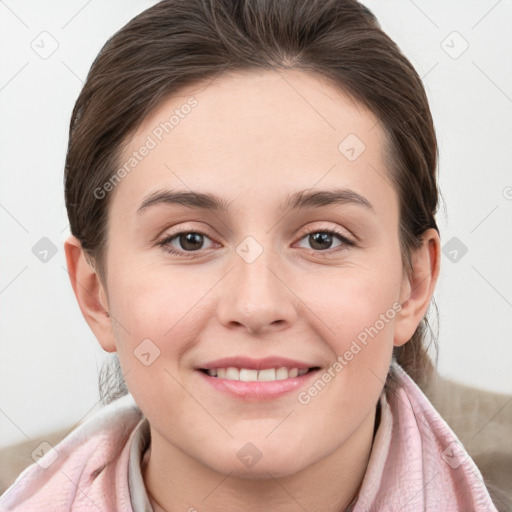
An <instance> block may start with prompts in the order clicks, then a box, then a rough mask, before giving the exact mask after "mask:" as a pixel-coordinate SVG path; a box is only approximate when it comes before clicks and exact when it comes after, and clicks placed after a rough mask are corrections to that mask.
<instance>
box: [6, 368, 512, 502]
mask: <svg viewBox="0 0 512 512" xmlns="http://www.w3.org/2000/svg"><path fill="white" fill-rule="evenodd" d="M426 393H427V395H428V397H429V398H430V400H431V401H432V403H433V404H434V406H435V407H436V408H437V410H438V411H439V412H440V413H441V415H442V416H443V417H444V418H445V420H446V422H447V423H448V424H449V425H450V426H451V428H452V429H453V430H454V432H455V433H456V434H457V436H458V437H459V439H460V441H461V442H462V444H463V445H464V446H465V447H466V449H467V450H468V452H469V454H470V455H471V457H472V458H473V460H474V461H475V462H476V464H477V466H478V467H479V468H480V470H481V472H482V475H483V476H484V480H485V482H486V484H487V486H488V489H489V492H490V493H491V496H492V497H493V500H494V502H495V504H496V507H497V508H498V510H499V511H500V512H511V511H512V395H502V394H498V393H490V392H486V391H482V390H479V389H476V388H472V387H468V386H464V385H461V384H458V383H456V382H453V381H450V380H448V379H445V378H443V377H440V376H438V377H437V378H436V379H435V380H434V381H433V382H432V384H431V386H430V387H429V389H427V390H426ZM70 429H71V427H70V428H68V429H64V430H60V431H57V432H52V433H49V434H46V435H44V436H41V437H38V438H33V439H31V440H30V441H25V442H23V443H20V444H16V445H13V446H9V447H7V448H4V449H1V450H0V461H1V464H0V493H2V492H4V490H5V489H6V488H7V487H8V486H9V485H10V484H11V483H12V482H14V480H15V479H16V477H17V476H18V474H19V473H20V472H21V471H22V470H23V469H24V468H25V467H27V466H28V465H29V464H31V463H32V462H33V460H32V458H31V453H32V451H33V450H34V448H35V447H36V446H38V444H39V443H41V442H42V441H47V442H49V443H50V444H51V445H52V446H55V445H56V444H57V443H58V442H59V441H60V440H61V439H62V438H63V437H64V436H65V435H67V434H68V433H69V432H70Z"/></svg>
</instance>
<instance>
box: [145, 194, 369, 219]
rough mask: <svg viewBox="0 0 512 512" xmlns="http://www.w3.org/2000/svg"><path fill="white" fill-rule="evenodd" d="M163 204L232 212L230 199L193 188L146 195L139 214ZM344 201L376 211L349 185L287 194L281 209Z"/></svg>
mask: <svg viewBox="0 0 512 512" xmlns="http://www.w3.org/2000/svg"><path fill="white" fill-rule="evenodd" d="M160 204H168V205H176V204H178V205H182V206H187V207H189V208H197V209H201V210H212V211H219V212H228V211H229V202H228V201H226V200H225V199H223V198H221V197H217V196H215V195H214V194H210V193H201V192H192V191H174V190H157V191H156V192H153V193H151V194H149V195H148V196H146V197H145V198H144V200H143V201H142V204H141V205H140V207H139V209H138V210H137V213H138V214H139V213H142V212H144V211H145V210H147V209H148V208H150V207H152V206H155V205H160ZM344 204H355V205H358V206H363V207H364V208H367V209H368V210H372V211H374V209H373V206H372V205H371V203H370V202H369V201H368V199H366V198H365V197H364V196H362V195H360V194H358V193H357V192H355V191H354V190H350V189H346V188H338V189H333V190H316V191H313V190H311V189H307V190H299V191H298V192H294V193H292V194H290V195H289V196H287V197H286V198H285V200H284V202H283V203H282V204H281V206H280V209H281V211H290V210H297V209H306V208H320V207H322V206H330V205H344Z"/></svg>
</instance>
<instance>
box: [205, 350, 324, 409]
mask: <svg viewBox="0 0 512 512" xmlns="http://www.w3.org/2000/svg"><path fill="white" fill-rule="evenodd" d="M320 369H321V367H320V366H316V365H314V364H307V363H303V362H299V361H294V360H292V359H287V358H282V357H267V358H264V359H251V358H248V357H244V356H241V357H229V358H224V359H217V360H216V361H212V362H210V363H206V364H204V365H201V367H199V368H196V370H197V373H198V374H199V375H200V376H201V377H202V381H203V382H205V383H206V384H208V385H209V386H210V389H213V390H215V391H217V392H220V393H221V394H223V395H224V396H230V397H231V398H235V399H239V400H240V399H242V400H245V401H259V400H270V399H275V398H278V397H281V396H283V395H285V394H288V393H291V392H293V391H296V390H298V389H299V388H300V387H303V386H305V385H306V383H307V382H309V380H310V379H311V378H313V377H312V376H313V375H314V374H316V373H317V372H318V371H319V370H320Z"/></svg>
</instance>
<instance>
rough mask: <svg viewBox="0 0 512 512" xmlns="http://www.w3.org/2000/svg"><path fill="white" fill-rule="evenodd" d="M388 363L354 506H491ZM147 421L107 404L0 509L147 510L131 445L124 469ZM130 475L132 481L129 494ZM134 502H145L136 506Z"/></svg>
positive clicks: (367, 509) (457, 450)
mask: <svg viewBox="0 0 512 512" xmlns="http://www.w3.org/2000/svg"><path fill="white" fill-rule="evenodd" d="M393 369H394V371H395V372H396V373H397V376H398V379H399V382H400V388H399V389H398V391H397V392H396V393H394V394H393V393H391V394H389V396H387V397H386V395H385V394H384V393H383V394H382V395H381V398H380V404H381V420H380V424H379V428H378V430H377V433H376V435H375V440H374V444H373V448H372V453H371V456H370V461H369V464H368V468H367V472H366V474H365V477H364V479H363V482H362V485H361V489H360V493H359V498H358V500H357V503H356V504H355V506H354V508H353V512H388V511H389V512H397V511H403V512H424V511H428V512H456V511H457V512H458V511H460V512H497V509H496V507H495V506H494V505H493V504H492V501H491V499H490V497H489V493H488V492H487V489H486V488H485V485H484V483H483V481H482V477H481V474H480V472H479V470H478V469H477V467H476V465H475V464H474V462H473V461H472V460H471V459H470V458H469V457H468V455H467V453H466V451H465V450H464V448H462V446H461V445H460V444H459V442H458V440H457V438H456V436H455V434H454V433H453V432H452V431H451V429H450V428H449V427H448V425H447V424H446V422H445V421H444V420H443V419H442V418H441V417H440V416H439V414H438V413H437V412H436V410H435V409H434V408H433V406H432V405H431V404H430V402H429V401H428V399H427V398H426V397H425V395H424V394H423V393H422V392H421V390H420V389H419V388H418V387H417V386H416V384H415V383H414V382H413V381H412V380H411V378H410V377H409V376H408V375H407V374H406V373H405V372H404V371H403V370H402V369H401V368H400V367H399V366H398V365H397V364H396V363H394V364H393ZM145 421H146V420H145V419H144V417H143V415H142V413H141V412H140V410H139V409H138V407H137V406H136V404H135V403H134V401H133V398H132V397H131V396H130V395H128V396H126V397H123V398H121V399H119V400H117V401H116V402H114V403H112V404H110V405H109V406H107V407H105V408H104V409H102V410H101V411H99V412H98V413H97V414H96V415H95V416H94V417H93V418H91V419H89V420H88V421H86V422H85V423H84V424H82V425H81V426H80V427H78V428H77V429H76V430H75V431H74V432H72V433H71V434H70V435H69V436H67V437H66V438H65V439H64V440H63V441H62V442H61V443H59V444H58V445H57V446H56V447H55V449H56V450H57V452H58V453H59V456H58V458H57V459H56V460H55V461H54V462H53V463H52V464H51V465H50V466H49V467H47V468H46V469H43V468H42V467H40V466H44V465H46V464H45V459H46V458H49V457H50V456H51V453H47V454H46V455H45V456H44V457H43V458H42V459H41V460H40V461H39V464H36V463H35V464H33V465H31V466H29V467H28V468H27V469H26V470H25V471H24V472H23V473H21V475H20V476H19V477H18V479H17V480H16V482H15V483H14V484H13V485H12V486H11V487H10V488H9V489H8V490H7V491H6V492H5V493H4V495H3V496H2V498H0V510H1V511H11V510H16V511H18V512H29V511H30V512H38V511H50V510H51V511H52V512H63V511H69V510H73V511H89V510H91V511H96V512H98V511H99V510H100V511H101V512H125V511H126V512H141V511H143V510H150V508H148V506H147V503H149V502H148V501H147V495H146V493H145V490H144V488H143V480H142V478H141V475H140V452H139V451H137V450H133V449H132V459H131V467H132V474H130V471H129V463H130V449H131V448H132V445H133V448H135V447H136V446H143V443H142V439H141V436H142V432H146V435H148V433H147V432H148V431H147V428H146V429H141V426H142V425H143V423H144V422H145ZM135 453H136V456H135ZM107 461H111V463H110V464H108V465H107V466H106V467H105V464H106V463H107ZM102 468H103V469H102ZM134 468H135V471H134ZM133 473H136V474H135V475H134V474H133ZM129 482H132V486H134V487H136V488H134V489H131V493H132V497H130V484H129ZM134 482H135V485H134ZM135 494H137V500H135V499H134V495H135ZM135 502H137V503H143V504H145V505H144V506H140V507H138V506H135V510H134V507H132V503H135Z"/></svg>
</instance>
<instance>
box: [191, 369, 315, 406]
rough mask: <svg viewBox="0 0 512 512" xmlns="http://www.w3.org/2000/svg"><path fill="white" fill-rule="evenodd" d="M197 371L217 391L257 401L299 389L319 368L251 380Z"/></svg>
mask: <svg viewBox="0 0 512 512" xmlns="http://www.w3.org/2000/svg"><path fill="white" fill-rule="evenodd" d="M197 372H198V373H199V374H200V375H201V377H202V378H203V379H205V380H206V382H207V383H208V384H210V386H213V388H214V389H216V390H217V391H221V392H223V393H226V394H228V395H232V396H235V397H239V398H243V399H250V400H256V401H257V400H269V399H272V398H278V397H280V396H283V395H285V394H287V393H291V392H292V391H295V390H297V389H298V388H300V387H302V386H304V384H306V383H307V382H308V381H309V380H310V379H311V378H312V376H313V375H315V374H316V373H317V372H318V370H312V371H310V372H308V373H306V374H304V375H301V376H299V377H294V378H290V379H282V380H271V381H250V382H244V381H241V380H228V379H221V378H219V377H212V376H210V375H208V374H206V373H204V372H202V371H200V370H197Z"/></svg>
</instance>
